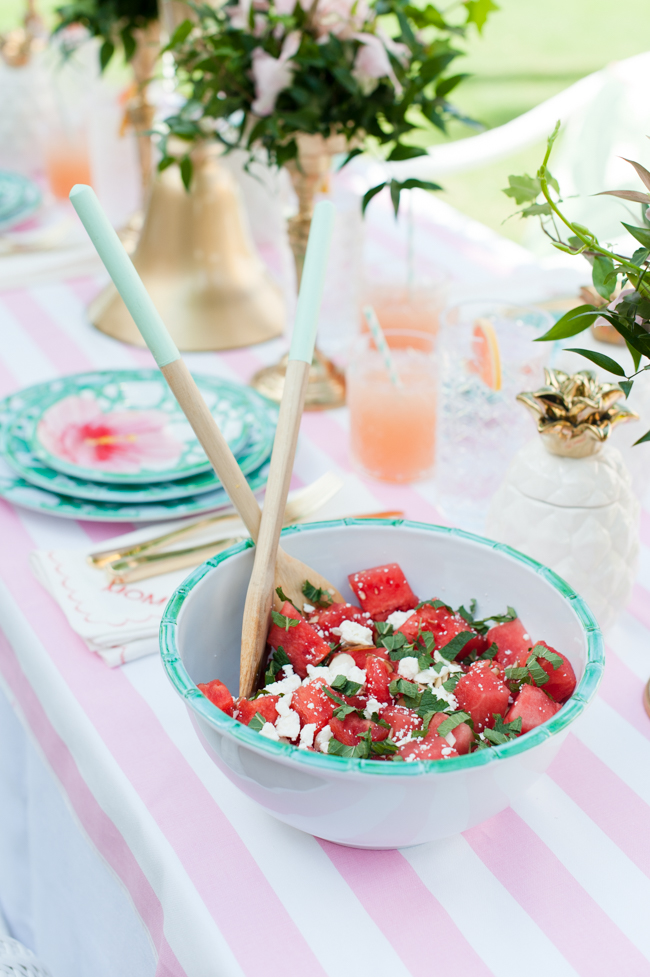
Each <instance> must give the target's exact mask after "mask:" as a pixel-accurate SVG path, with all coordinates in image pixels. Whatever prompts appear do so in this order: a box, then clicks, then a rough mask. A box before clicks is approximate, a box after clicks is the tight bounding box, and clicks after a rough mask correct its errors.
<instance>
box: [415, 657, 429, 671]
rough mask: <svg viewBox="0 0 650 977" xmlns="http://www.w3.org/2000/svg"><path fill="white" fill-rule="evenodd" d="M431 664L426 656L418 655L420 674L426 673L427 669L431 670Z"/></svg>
mask: <svg viewBox="0 0 650 977" xmlns="http://www.w3.org/2000/svg"><path fill="white" fill-rule="evenodd" d="M432 665H433V662H432V661H431V659H430V658H427V656H426V655H418V668H419V669H420V671H421V672H424V671H426V669H427V668H431V666H432Z"/></svg>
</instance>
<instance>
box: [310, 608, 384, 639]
mask: <svg viewBox="0 0 650 977" xmlns="http://www.w3.org/2000/svg"><path fill="white" fill-rule="evenodd" d="M343 621H354V622H355V623H356V624H361V625H362V626H363V627H364V628H372V618H371V617H370V615H369V614H367V613H366V612H365V611H362V610H361V608H360V607H356V606H355V605H354V604H332V606H331V607H326V608H325V610H323V611H318V612H317V613H316V614H314V615H312V616H311V617H310V618H309V623H310V624H311V625H312V627H314V628H315V629H316V631H317V632H318V633H319V634H320V635H322V637H323V638H324V639H325V641H338V640H339V636H338V635H337V634H333V633H332V628H340V626H341V623H342V622H343Z"/></svg>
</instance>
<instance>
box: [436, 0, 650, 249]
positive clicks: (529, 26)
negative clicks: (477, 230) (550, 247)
mask: <svg viewBox="0 0 650 977" xmlns="http://www.w3.org/2000/svg"><path fill="white" fill-rule="evenodd" d="M497 2H498V3H499V6H500V10H499V11H498V12H496V13H494V14H492V16H491V18H490V20H489V21H488V23H487V24H486V26H485V28H484V31H483V35H482V37H478V36H477V35H476V33H474V36H473V37H472V38H471V40H470V41H469V43H468V44H467V51H468V53H467V57H464V58H462V59H461V58H459V59H458V60H457V61H456V62H455V63H454V71H456V70H458V71H468V72H471V73H472V75H473V77H472V78H469V79H467V80H466V81H465V82H463V84H462V85H461V86H460V87H459V88H457V89H456V91H455V92H454V101H455V103H456V105H458V107H459V108H460V109H462V111H463V112H465V113H466V114H467V115H469V116H471V117H472V118H475V119H478V120H480V121H481V122H483V123H484V124H485V125H486V126H488V127H489V128H492V127H494V126H499V125H503V124H504V123H505V122H508V121H509V120H510V119H514V118H516V117H517V116H518V115H521V114H522V113H523V112H527V111H528V110H529V109H531V108H534V106H535V105H539V104H540V102H544V101H546V99H548V98H551V96H553V95H556V94H557V93H558V92H560V91H562V90H563V89H564V88H567V87H568V86H569V85H572V84H573V83H574V82H576V81H578V80H579V79H580V78H583V77H584V76H585V75H588V74H591V72H593V71H598V70H599V69H600V68H602V67H604V66H605V65H606V64H608V63H609V62H611V61H617V60H621V59H623V58H629V57H632V55H634V54H640V53H641V52H643V51H645V50H647V48H648V37H650V4H649V3H648V2H647V0H618V2H617V3H616V5H615V6H614V5H613V4H612V3H611V0H542V2H539V0H497ZM456 66H457V67H456ZM449 135H450V137H451V138H452V139H460V138H465V137H466V136H468V135H473V133H472V131H471V130H468V129H467V127H465V126H461V125H460V124H458V123H454V124H453V125H452V126H451V127H450V133H449ZM442 141H444V137H442V136H439V135H438V134H432V138H431V142H432V143H433V142H435V143H437V142H442ZM543 154H544V146H543V143H540V145H539V146H537V147H532V148H529V149H527V150H526V151H524V152H521V153H518V154H517V155H516V156H512V157H511V158H510V159H506V160H503V161H501V162H499V163H493V164H491V165H489V166H485V167H483V168H482V169H480V170H477V171H475V172H472V173H462V174H459V175H458V176H457V177H453V176H451V177H450V176H446V177H444V179H441V182H442V183H443V184H444V186H445V191H444V192H443V193H442V194H440V196H441V198H442V199H443V200H446V201H447V202H448V203H450V204H452V205H453V206H454V207H457V208H458V209H459V210H461V211H463V212H464V213H467V214H470V215H471V216H472V217H475V218H476V219H477V220H480V221H482V222H483V223H484V224H488V225H489V226H490V227H493V228H495V229H496V230H498V231H499V232H500V233H502V234H505V235H507V236H508V237H511V238H513V239H514V240H519V241H520V240H522V238H523V236H524V232H525V221H521V220H519V219H518V218H514V219H513V220H511V221H508V222H507V223H506V224H504V223H503V221H505V220H506V219H507V218H508V217H509V215H510V214H511V213H512V211H513V210H514V207H513V205H512V201H511V200H509V199H508V198H507V197H505V196H504V195H503V194H502V193H500V190H501V189H502V188H503V187H506V186H507V185H508V175H509V174H510V173H521V172H523V171H526V170H527V171H528V172H529V173H531V172H534V170H536V169H537V167H538V166H539V163H540V162H541V160H542V157H543Z"/></svg>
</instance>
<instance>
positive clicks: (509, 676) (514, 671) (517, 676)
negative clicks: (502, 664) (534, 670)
mask: <svg viewBox="0 0 650 977" xmlns="http://www.w3.org/2000/svg"><path fill="white" fill-rule="evenodd" d="M527 678H528V669H527V668H525V667H523V666H520V665H508V667H507V668H506V682H525V681H526V679H527Z"/></svg>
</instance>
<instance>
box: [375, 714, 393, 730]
mask: <svg viewBox="0 0 650 977" xmlns="http://www.w3.org/2000/svg"><path fill="white" fill-rule="evenodd" d="M370 718H371V720H372V722H373V723H377V725H378V726H382V727H383V728H384V729H390V728H391V726H390V723H387V722H386V720H385V719H381V718H380V716H379V713H378V712H373V714H372V716H371V717H370Z"/></svg>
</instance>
